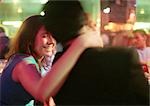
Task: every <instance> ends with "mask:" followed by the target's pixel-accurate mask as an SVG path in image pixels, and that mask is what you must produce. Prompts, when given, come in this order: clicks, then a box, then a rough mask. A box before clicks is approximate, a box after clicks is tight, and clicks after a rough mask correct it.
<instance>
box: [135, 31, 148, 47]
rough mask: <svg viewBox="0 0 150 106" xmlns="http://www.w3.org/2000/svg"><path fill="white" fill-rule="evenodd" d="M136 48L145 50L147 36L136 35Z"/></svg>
mask: <svg viewBox="0 0 150 106" xmlns="http://www.w3.org/2000/svg"><path fill="white" fill-rule="evenodd" d="M134 39H135V46H136V48H138V49H143V48H145V47H146V35H145V36H144V35H142V34H141V33H140V32H136V33H134Z"/></svg>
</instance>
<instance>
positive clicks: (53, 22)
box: [43, 0, 86, 43]
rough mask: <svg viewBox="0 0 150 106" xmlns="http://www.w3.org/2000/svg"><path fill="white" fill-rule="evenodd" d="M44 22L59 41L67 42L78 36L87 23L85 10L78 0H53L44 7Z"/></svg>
mask: <svg viewBox="0 0 150 106" xmlns="http://www.w3.org/2000/svg"><path fill="white" fill-rule="evenodd" d="M43 10H44V12H45V16H44V20H43V21H44V23H45V25H46V29H47V30H48V31H49V32H51V34H52V35H53V37H54V38H55V39H56V41H57V42H61V43H65V42H67V41H69V40H71V39H73V38H75V37H76V36H78V32H79V30H80V29H81V28H82V27H83V25H85V24H86V16H85V13H84V10H83V8H82V6H81V4H80V2H79V1H78V0H73V1H72V0H70V1H69V0H66V1H59V0H52V1H49V2H47V3H46V4H45V6H44V7H43Z"/></svg>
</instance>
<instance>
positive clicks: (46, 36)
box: [34, 26, 56, 57]
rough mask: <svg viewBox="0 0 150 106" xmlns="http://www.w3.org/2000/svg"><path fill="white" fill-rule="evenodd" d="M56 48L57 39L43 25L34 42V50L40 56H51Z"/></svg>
mask: <svg viewBox="0 0 150 106" xmlns="http://www.w3.org/2000/svg"><path fill="white" fill-rule="evenodd" d="M55 50H56V41H55V40H54V38H53V37H52V35H51V34H50V33H49V32H47V31H46V30H45V27H44V26H42V27H41V28H40V30H39V31H38V33H37V36H36V38H35V42H34V51H35V52H36V55H37V56H38V57H41V56H51V55H52V54H53V53H54V51H55Z"/></svg>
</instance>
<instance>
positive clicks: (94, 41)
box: [77, 26, 103, 48]
mask: <svg viewBox="0 0 150 106" xmlns="http://www.w3.org/2000/svg"><path fill="white" fill-rule="evenodd" d="M77 39H78V40H80V42H81V43H82V46H84V47H85V48H91V47H103V42H102V38H101V36H100V30H99V29H98V28H96V27H95V28H91V27H89V26H84V27H83V28H82V29H81V30H80V36H79V37H78V38H77Z"/></svg>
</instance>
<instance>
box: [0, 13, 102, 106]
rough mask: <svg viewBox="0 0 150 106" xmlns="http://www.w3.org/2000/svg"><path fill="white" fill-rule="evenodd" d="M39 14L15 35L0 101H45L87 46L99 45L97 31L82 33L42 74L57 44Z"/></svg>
mask: <svg viewBox="0 0 150 106" xmlns="http://www.w3.org/2000/svg"><path fill="white" fill-rule="evenodd" d="M42 18H43V17H42V16H39V15H35V16H31V17H29V18H27V19H26V20H25V21H24V22H23V24H22V26H21V27H20V29H19V31H18V33H17V35H16V36H15V38H14V42H13V43H12V45H11V47H10V51H9V53H8V57H9V61H8V63H7V65H6V67H5V69H4V71H3V73H2V76H1V79H0V80H1V83H0V86H1V91H0V92H1V98H0V104H1V105H25V104H27V103H28V102H29V101H30V100H33V99H34V100H37V101H40V102H42V103H45V104H47V105H48V103H49V102H48V101H49V98H50V97H53V96H54V95H55V94H56V93H57V91H58V90H59V89H60V87H61V86H62V84H63V82H64V81H65V78H66V76H67V75H68V73H69V72H70V70H71V68H72V67H73V66H74V64H75V62H76V61H77V59H78V57H79V56H80V54H81V53H82V52H83V51H84V50H85V49H86V48H89V47H95V46H101V44H100V38H99V33H98V31H96V30H90V31H87V32H85V33H82V34H81V36H79V37H77V38H76V39H75V40H73V41H72V43H71V45H70V47H69V48H68V49H67V51H66V52H65V53H64V54H63V55H62V56H61V57H60V58H59V59H58V61H56V62H55V64H54V65H53V66H52V68H51V69H49V71H48V73H47V74H46V75H45V74H44V75H43V76H44V77H42V73H43V72H44V71H45V70H44V68H43V62H44V61H45V59H46V58H45V57H47V56H52V55H54V54H55V46H56V42H55V40H54V38H53V37H52V35H51V33H50V32H48V31H47V30H46V29H45V27H44V24H43V23H42V21H41V19H42ZM93 34H94V36H93ZM93 40H94V42H93Z"/></svg>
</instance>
